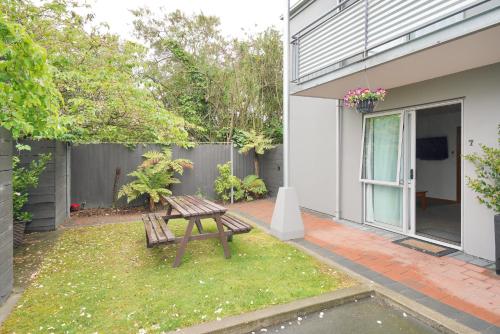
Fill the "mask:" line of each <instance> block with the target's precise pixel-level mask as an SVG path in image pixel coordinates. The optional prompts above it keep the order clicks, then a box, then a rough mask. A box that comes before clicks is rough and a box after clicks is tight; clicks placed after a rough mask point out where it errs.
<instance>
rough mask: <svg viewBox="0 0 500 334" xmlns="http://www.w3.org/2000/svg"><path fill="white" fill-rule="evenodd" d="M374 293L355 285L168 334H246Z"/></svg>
mask: <svg viewBox="0 0 500 334" xmlns="http://www.w3.org/2000/svg"><path fill="white" fill-rule="evenodd" d="M373 293H374V291H373V290H372V289H370V288H369V287H367V286H364V285H357V286H354V287H350V288H346V289H340V290H336V291H333V292H329V293H325V294H322V295H319V296H315V297H310V298H305V299H301V300H297V301H293V302H291V303H287V304H282V305H276V306H271V307H268V308H265V309H261V310H257V311H253V312H249V313H244V314H240V315H236V316H231V317H228V318H224V319H222V320H220V321H211V322H207V323H203V324H199V325H195V326H192V327H188V328H184V329H181V330H178V331H171V332H168V334H173V333H182V334H205V333H216V334H237V333H249V332H251V331H256V330H258V329H260V328H265V327H269V326H272V325H276V324H279V323H282V322H285V321H289V320H290V319H294V318H297V317H298V316H304V315H307V314H310V313H314V312H317V311H321V310H324V309H329V308H333V307H336V306H340V305H343V304H346V303H350V302H354V301H355V300H360V299H364V298H369V297H370V296H371V295H373Z"/></svg>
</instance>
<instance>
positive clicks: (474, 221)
mask: <svg viewBox="0 0 500 334" xmlns="http://www.w3.org/2000/svg"><path fill="white" fill-rule="evenodd" d="M349 88H352V87H346V90H347V89H349ZM498 92H500V63H498V64H494V65H490V66H485V67H482V68H478V69H473V70H469V71H465V72H460V73H456V74H452V75H449V76H445V77H441V78H437V79H432V80H428V81H423V82H419V83H415V84H412V85H408V86H403V87H399V88H395V89H391V90H390V91H389V94H388V96H387V99H386V101H384V102H382V103H380V104H379V105H378V108H377V110H380V111H382V110H389V109H397V108H403V107H410V106H417V105H424V104H428V103H434V102H439V101H445V100H454V99H461V98H463V101H464V105H463V124H462V129H463V138H462V141H463V150H462V152H463V154H469V153H472V152H479V150H480V147H479V143H482V144H486V145H489V146H495V145H498V141H497V140H498V139H497V138H498V125H499V124H500V94H499V93H498ZM290 105H291V114H290V118H291V119H290V126H291V134H290V137H291V138H290V145H291V146H290V151H291V153H290V154H291V160H290V163H291V166H290V168H291V171H290V172H291V183H292V185H293V186H295V187H296V189H297V192H298V196H299V200H300V203H301V205H302V206H304V207H307V208H310V209H313V210H317V211H320V212H325V213H329V214H333V213H334V212H335V207H334V206H335V186H336V185H335V100H323V99H317V98H306V97H296V96H293V97H292V98H291V102H290ZM341 126H342V130H341V131H342V134H341V138H342V139H341V163H340V165H341V196H340V211H341V216H342V218H344V219H348V220H351V221H356V222H361V220H362V219H361V217H362V199H361V197H362V193H361V185H360V182H359V161H360V154H361V132H362V117H361V116H360V115H359V114H358V113H356V112H354V111H351V110H346V111H344V112H343V113H342V123H341ZM463 164H464V166H463V167H464V168H463V173H464V179H463V180H462V184H463V185H464V186H463V195H462V201H463V207H464V209H463V220H464V231H463V233H464V242H463V248H464V251H465V252H466V253H468V254H472V255H475V256H479V257H482V258H485V259H489V260H493V259H494V234H493V217H494V212H493V211H492V210H489V209H487V208H486V207H484V206H483V205H481V204H480V203H479V202H478V200H477V198H476V194H475V193H474V192H473V191H472V190H470V189H469V188H468V187H467V186H465V184H466V180H465V176H473V175H474V169H473V166H472V165H471V164H470V163H469V162H467V161H464V163H463Z"/></svg>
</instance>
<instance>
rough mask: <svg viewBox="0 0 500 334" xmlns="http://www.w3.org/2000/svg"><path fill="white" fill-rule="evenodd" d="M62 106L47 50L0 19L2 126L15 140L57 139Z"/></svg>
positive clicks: (61, 129) (19, 29)
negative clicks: (32, 138)
mask: <svg viewBox="0 0 500 334" xmlns="http://www.w3.org/2000/svg"><path fill="white" fill-rule="evenodd" d="M60 103H61V95H60V94H59V92H58V91H57V89H56V87H55V85H54V83H53V82H52V75H51V69H50V67H49V65H48V63H47V57H46V53H45V50H44V49H43V48H42V47H40V46H39V45H38V44H37V43H34V42H33V40H32V39H31V38H30V37H29V36H28V34H27V33H26V32H25V31H24V29H23V28H22V27H21V26H20V25H18V24H13V23H9V22H8V21H6V20H5V19H4V18H3V17H0V126H3V127H4V128H6V129H8V130H10V131H11V133H12V135H13V137H14V138H19V137H22V136H28V135H30V136H33V137H56V136H58V135H60V134H61V133H62V132H63V128H62V127H61V126H60V123H59V121H60V119H59V107H60Z"/></svg>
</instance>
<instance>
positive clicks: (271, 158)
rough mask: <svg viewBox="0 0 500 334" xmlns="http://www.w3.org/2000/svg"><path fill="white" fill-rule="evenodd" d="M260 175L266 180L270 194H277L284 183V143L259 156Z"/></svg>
mask: <svg viewBox="0 0 500 334" xmlns="http://www.w3.org/2000/svg"><path fill="white" fill-rule="evenodd" d="M258 158H259V166H260V174H261V175H260V177H261V178H262V179H263V180H264V182H265V183H266V186H267V190H268V191H269V196H272V197H274V196H276V195H277V194H278V190H279V188H280V187H281V186H282V185H283V145H278V146H276V147H275V148H274V149H272V150H269V151H267V152H266V153H265V154H264V155H260V156H259V157H258Z"/></svg>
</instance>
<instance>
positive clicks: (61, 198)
mask: <svg viewBox="0 0 500 334" xmlns="http://www.w3.org/2000/svg"><path fill="white" fill-rule="evenodd" d="M22 143H23V144H27V145H29V146H30V147H31V150H30V151H22V152H21V165H22V166H26V165H28V164H29V163H30V162H31V161H33V160H35V159H38V157H39V154H42V153H50V154H51V156H52V159H51V160H50V161H49V163H48V164H47V167H46V169H45V170H44V172H43V173H42V175H41V176H40V179H39V182H38V187H37V188H36V189H30V190H29V201H28V203H27V205H26V210H27V211H28V212H30V213H32V214H33V221H32V222H30V223H28V224H27V225H26V230H27V231H29V232H33V231H52V230H55V229H56V228H57V227H58V226H59V225H60V224H61V223H63V222H64V221H65V219H66V218H67V217H68V216H69V187H70V180H69V152H68V145H67V144H66V143H64V142H57V141H54V140H41V141H28V140H26V141H22Z"/></svg>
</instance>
